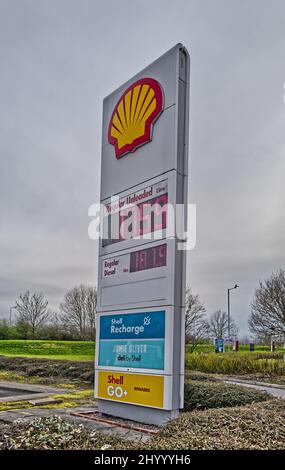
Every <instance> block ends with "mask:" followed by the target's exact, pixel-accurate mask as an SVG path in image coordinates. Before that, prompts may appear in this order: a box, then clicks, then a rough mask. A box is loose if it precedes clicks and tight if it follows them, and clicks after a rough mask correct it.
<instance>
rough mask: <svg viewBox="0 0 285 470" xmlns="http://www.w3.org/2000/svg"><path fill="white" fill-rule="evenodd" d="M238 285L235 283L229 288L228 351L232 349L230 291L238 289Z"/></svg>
mask: <svg viewBox="0 0 285 470" xmlns="http://www.w3.org/2000/svg"><path fill="white" fill-rule="evenodd" d="M238 287H239V286H238V285H237V284H235V285H234V287H230V288H229V289H228V352H230V349H231V309H230V291H231V290H233V289H238Z"/></svg>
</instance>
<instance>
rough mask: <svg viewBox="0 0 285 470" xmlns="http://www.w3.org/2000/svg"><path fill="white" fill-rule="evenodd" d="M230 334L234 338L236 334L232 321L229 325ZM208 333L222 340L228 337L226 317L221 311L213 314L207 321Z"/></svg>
mask: <svg viewBox="0 0 285 470" xmlns="http://www.w3.org/2000/svg"><path fill="white" fill-rule="evenodd" d="M230 332H231V336H236V335H237V334H238V328H237V326H236V325H235V322H234V320H233V319H231V323H230ZM209 333H210V334H211V336H213V337H214V338H224V337H225V336H228V315H227V313H226V312H224V311H222V310H217V311H216V312H214V313H213V314H212V315H211V317H210V321H209Z"/></svg>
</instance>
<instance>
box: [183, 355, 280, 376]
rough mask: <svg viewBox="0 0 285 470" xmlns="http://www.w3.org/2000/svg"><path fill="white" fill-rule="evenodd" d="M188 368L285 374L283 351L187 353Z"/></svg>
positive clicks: (227, 372) (219, 372)
mask: <svg viewBox="0 0 285 470" xmlns="http://www.w3.org/2000/svg"><path fill="white" fill-rule="evenodd" d="M185 365H186V368H188V369H191V370H198V371H201V372H210V373H217V374H250V373H263V374H268V375H272V376H273V375H285V363H284V361H283V354H282V353H224V354H216V353H209V354H205V353H200V354H198V353H192V354H190V353H187V354H186V358H185Z"/></svg>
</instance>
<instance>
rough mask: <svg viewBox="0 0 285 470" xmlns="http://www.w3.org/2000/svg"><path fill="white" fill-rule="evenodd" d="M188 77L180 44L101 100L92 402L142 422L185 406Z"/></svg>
mask: <svg viewBox="0 0 285 470" xmlns="http://www.w3.org/2000/svg"><path fill="white" fill-rule="evenodd" d="M189 74H190V66H189V56H188V53H187V51H186V49H185V48H184V47H183V46H182V45H181V44H177V45H176V46H175V47H173V48H172V49H171V50H170V51H168V52H167V53H166V54H164V55H162V56H161V57H160V58H159V59H157V60H156V61H155V62H153V63H152V64H151V65H149V66H148V67H146V68H145V69H143V70H142V71H141V72H139V73H138V74H136V75H135V76H134V77H133V78H132V79H130V80H129V81H127V82H126V83H125V84H123V85H122V86H121V87H119V88H118V89H117V90H115V91H114V92H113V93H111V94H110V95H109V96H107V97H106V98H105V99H104V107H103V133H102V165H101V168H102V174H101V197H100V201H101V203H102V204H103V205H104V209H103V218H102V219H101V231H102V235H103V236H104V237H105V238H104V239H103V240H101V241H100V245H99V246H100V248H99V261H98V263H99V267H98V312H99V313H98V316H97V321H96V362H95V369H96V374H95V396H96V398H98V409H99V412H101V413H107V414H111V415H112V414H113V415H115V416H120V417H123V418H127V419H133V420H137V421H140V422H144V423H153V424H162V423H164V422H166V421H167V420H169V419H172V418H175V417H177V415H178V413H179V408H181V407H183V393H184V338H185V318H184V306H185V262H186V259H185V251H183V250H180V249H179V244H180V242H181V239H180V235H181V233H182V232H181V229H182V228H183V229H184V231H185V229H186V226H185V225H184V226H183V222H185V221H186V214H187V210H186V207H185V205H186V204H187V185H188V127H189V126H188V124H189V118H188V114H189ZM177 204H184V209H183V211H184V212H183V216H184V217H183V219H184V221H180V222H179V221H178V218H177V217H175V215H176V213H175V211H176V209H177V208H176V205H177ZM173 221H174V224H172V223H171V222H173ZM177 228H179V229H180V231H179V233H178V232H177Z"/></svg>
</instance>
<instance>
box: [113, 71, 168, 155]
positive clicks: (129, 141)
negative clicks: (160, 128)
mask: <svg viewBox="0 0 285 470" xmlns="http://www.w3.org/2000/svg"><path fill="white" fill-rule="evenodd" d="M162 110H163V91H162V88H161V85H160V84H159V83H158V81H157V80H154V79H153V78H141V79H140V80H137V81H136V82H135V83H133V84H132V85H131V86H130V87H129V88H128V89H127V90H126V91H125V92H124V94H123V95H122V96H121V98H120V99H119V101H118V103H117V104H116V106H115V109H114V111H113V114H112V117H111V119H110V123H109V130H108V141H109V143H110V144H111V145H113V146H114V148H115V155H116V158H121V157H123V156H124V155H126V153H129V152H133V151H134V150H136V149H137V148H138V147H140V146H141V145H144V144H146V143H147V142H149V141H150V140H151V138H152V127H153V124H154V122H155V121H156V120H157V119H158V117H159V116H160V114H161V112H162Z"/></svg>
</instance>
